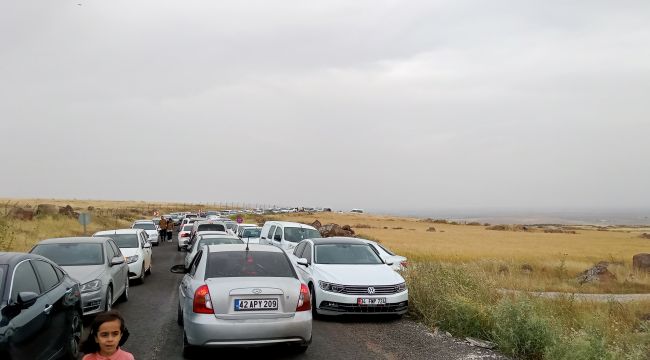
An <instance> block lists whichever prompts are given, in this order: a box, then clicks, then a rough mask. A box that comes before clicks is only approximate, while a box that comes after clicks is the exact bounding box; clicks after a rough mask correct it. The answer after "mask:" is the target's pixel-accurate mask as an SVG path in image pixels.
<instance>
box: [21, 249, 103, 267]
mask: <svg viewBox="0 0 650 360" xmlns="http://www.w3.org/2000/svg"><path fill="white" fill-rule="evenodd" d="M30 253H32V254H38V255H41V256H45V257H46V258H48V259H50V260H52V261H53V262H54V263H55V264H57V265H59V266H82V265H101V264H104V250H103V246H102V244H97V243H94V244H93V243H61V244H40V245H36V246H35V247H34V248H33V249H32V250H31V251H30ZM107 255H108V254H107Z"/></svg>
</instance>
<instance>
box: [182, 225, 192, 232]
mask: <svg viewBox="0 0 650 360" xmlns="http://www.w3.org/2000/svg"><path fill="white" fill-rule="evenodd" d="M182 231H192V225H183V230H182Z"/></svg>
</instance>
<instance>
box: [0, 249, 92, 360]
mask: <svg viewBox="0 0 650 360" xmlns="http://www.w3.org/2000/svg"><path fill="white" fill-rule="evenodd" d="M82 329H83V321H82V305H81V293H80V291H79V283H77V281H76V280H74V279H72V278H71V277H70V276H69V275H68V274H67V273H66V272H65V270H63V269H62V268H61V267H59V266H58V265H56V264H55V263H53V262H52V261H50V260H48V259H46V258H44V257H42V256H39V255H35V254H24V253H11V252H2V253H0V359H7V360H9V359H56V358H65V359H77V358H78V357H79V342H80V341H81V335H82Z"/></svg>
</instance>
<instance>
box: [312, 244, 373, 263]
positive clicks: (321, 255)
mask: <svg viewBox="0 0 650 360" xmlns="http://www.w3.org/2000/svg"><path fill="white" fill-rule="evenodd" d="M315 256H316V258H315V262H316V263H318V264H350V265H371V264H383V261H382V260H381V258H380V257H379V255H377V253H376V252H375V251H374V250H372V249H371V248H370V245H368V244H321V245H316V248H315Z"/></svg>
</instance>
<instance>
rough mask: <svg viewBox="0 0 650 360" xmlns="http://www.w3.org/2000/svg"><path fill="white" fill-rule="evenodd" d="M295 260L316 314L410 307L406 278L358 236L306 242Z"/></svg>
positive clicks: (380, 311) (381, 311)
mask: <svg viewBox="0 0 650 360" xmlns="http://www.w3.org/2000/svg"><path fill="white" fill-rule="evenodd" d="M293 259H294V261H295V263H296V264H297V266H296V267H297V269H298V271H299V272H300V275H301V277H302V278H303V279H304V281H305V282H306V283H307V285H308V287H309V291H310V293H311V299H312V302H313V313H314V315H315V316H317V315H319V314H324V315H340V314H346V313H362V314H395V315H402V314H404V313H406V312H407V310H408V290H407V288H406V283H405V282H404V278H402V276H401V275H400V274H399V273H397V272H396V271H394V270H393V269H392V268H391V267H390V266H388V265H392V264H386V263H385V262H384V261H383V260H382V259H381V257H379V255H378V254H377V252H376V251H375V250H373V248H371V245H370V244H368V243H366V242H364V241H361V240H359V239H356V238H345V237H331V238H323V239H308V240H304V241H302V242H301V243H300V244H298V246H296V248H295V249H294V251H293Z"/></svg>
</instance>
